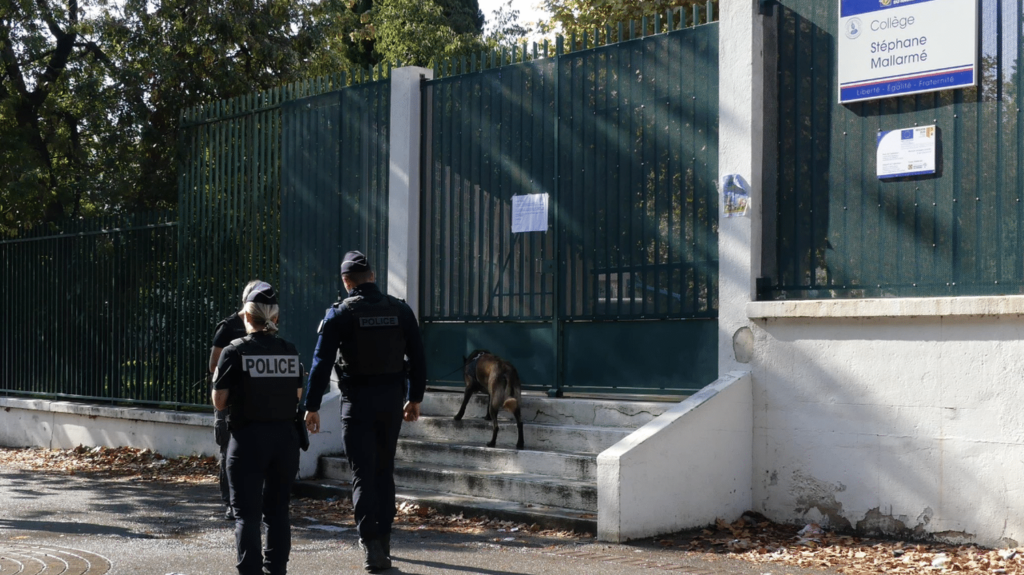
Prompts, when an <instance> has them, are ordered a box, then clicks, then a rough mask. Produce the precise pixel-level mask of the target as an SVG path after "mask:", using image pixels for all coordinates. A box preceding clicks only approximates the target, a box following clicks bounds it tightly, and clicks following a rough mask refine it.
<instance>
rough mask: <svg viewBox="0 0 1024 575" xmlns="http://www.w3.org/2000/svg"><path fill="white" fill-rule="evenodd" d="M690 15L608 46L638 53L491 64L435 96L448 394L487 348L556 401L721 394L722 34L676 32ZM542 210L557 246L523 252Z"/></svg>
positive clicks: (441, 342) (432, 117) (435, 337)
mask: <svg viewBox="0 0 1024 575" xmlns="http://www.w3.org/2000/svg"><path fill="white" fill-rule="evenodd" d="M676 14H677V13H673V14H670V15H669V16H667V17H664V18H662V17H656V18H651V19H650V20H645V21H644V22H641V23H633V24H630V25H628V27H627V26H618V27H617V28H615V29H614V30H613V29H606V30H605V31H603V32H604V33H603V37H604V38H605V39H608V38H623V39H625V38H630V37H632V38H634V39H631V40H624V41H622V42H619V43H615V44H607V45H603V46H598V47H593V48H588V45H590V46H592V45H593V44H594V43H595V38H599V37H601V34H595V35H588V36H587V37H584V38H582V39H581V41H580V42H578V43H577V41H576V39H573V40H572V41H571V42H570V46H579V47H581V48H583V49H580V50H576V51H572V52H568V51H566V50H565V49H564V48H563V44H562V42H559V43H558V45H557V46H556V47H555V50H554V53H550V52H549V53H546V54H544V55H543V56H544V57H541V54H539V53H538V49H537V48H536V47H534V51H533V54H532V57H531V54H529V53H528V52H527V51H526V50H522V51H517V52H513V54H512V55H511V58H510V59H511V63H508V60H509V57H508V55H507V54H502V55H501V56H500V60H499V57H498V55H495V54H491V55H483V56H481V57H480V58H473V59H471V60H468V61H466V60H464V61H462V62H460V63H458V66H457V67H456V68H455V70H452V69H451V67H450V65H449V66H447V67H446V68H445V69H444V70H442V71H438V72H435V79H434V80H432V81H428V82H427V83H426V90H425V94H424V138H425V140H424V146H423V148H424V166H425V168H424V169H425V174H424V197H423V203H422V209H423V217H422V222H421V228H422V233H423V238H422V242H421V243H422V246H423V257H422V258H421V261H422V270H421V282H422V294H423V305H422V307H421V312H420V313H421V318H422V320H423V323H424V333H425V338H426V341H427V345H428V348H429V352H430V354H431V357H432V358H433V361H432V363H431V366H430V369H431V374H430V375H431V380H432V382H433V383H435V384H452V385H458V381H457V380H458V376H455V377H451V376H447V377H446V376H445V375H444V374H446V373H448V372H450V371H452V369H456V368H458V366H459V365H461V361H462V360H461V357H462V356H463V355H465V354H466V353H467V352H468V351H470V350H472V349H473V348H476V347H481V348H489V349H491V350H492V351H494V352H496V353H499V354H500V355H502V356H505V357H507V358H508V359H510V360H512V361H514V362H515V363H516V365H517V367H518V368H519V371H520V373H521V374H522V375H523V379H524V382H525V383H526V384H527V385H528V386H529V387H535V388H541V389H547V390H549V391H550V392H551V393H553V394H558V393H561V392H562V391H593V390H601V391H607V390H609V389H617V390H619V391H626V390H632V391H645V392H651V391H667V392H673V393H674V392H685V391H691V390H694V389H699V388H700V387H702V386H703V385H705V384H707V383H708V382H710V381H712V380H713V379H714V377H715V376H716V374H717V343H716V342H717V323H716V322H715V321H714V320H715V318H716V317H717V301H716V298H717V293H716V291H717V287H716V286H717V270H718V263H717V194H716V188H715V178H716V173H717V163H718V144H717V131H718V57H717V49H718V28H717V25H716V24H713V23H711V24H704V25H699V26H696V27H693V28H687V29H682V30H673V28H674V27H676V22H677V21H678V20H675V19H674V18H676ZM698 14H699V12H698ZM705 18H706V16H705ZM696 21H698V22H699V21H701V19H700V17H699V16H698V18H697V19H696ZM638 24H639V25H638ZM627 34H628V35H627ZM547 51H548V50H547V49H545V52H547ZM506 64H507V65H506ZM452 72H469V73H465V74H456V75H452ZM439 76H440V77H439ZM540 193H543V194H548V195H549V198H550V208H551V209H550V216H549V228H548V231H547V232H531V233H515V234H513V233H512V232H511V220H512V214H511V212H512V207H511V206H512V202H513V198H514V197H515V196H520V195H524V194H540Z"/></svg>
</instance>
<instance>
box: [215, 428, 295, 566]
mask: <svg viewBox="0 0 1024 575" xmlns="http://www.w3.org/2000/svg"><path fill="white" fill-rule="evenodd" d="M227 458H228V459H227V461H228V463H227V467H228V478H229V481H230V487H231V507H233V508H234V510H235V544H236V546H237V549H238V564H237V567H238V573H239V575H250V574H251V575H261V574H262V573H264V567H266V572H267V573H270V575H283V574H284V573H285V572H286V569H287V561H288V553H289V552H290V550H291V526H290V524H289V521H288V502H289V496H290V494H291V489H292V482H293V481H295V474H296V473H297V472H298V470H299V437H298V434H297V432H296V430H295V426H294V425H293V424H292V422H291V421H273V422H250V423H248V424H246V425H245V426H244V427H242V428H241V429H238V430H232V431H231V441H230V443H228V451H227ZM264 480H265V482H264ZM261 518H262V522H265V523H266V524H267V546H266V552H265V553H261V550H260V523H261ZM261 555H265V561H266V565H263V564H262V560H261V559H262V558H261Z"/></svg>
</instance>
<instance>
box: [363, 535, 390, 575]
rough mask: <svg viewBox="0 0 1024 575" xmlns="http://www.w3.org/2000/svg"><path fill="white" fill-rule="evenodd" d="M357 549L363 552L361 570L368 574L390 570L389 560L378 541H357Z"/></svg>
mask: <svg viewBox="0 0 1024 575" xmlns="http://www.w3.org/2000/svg"><path fill="white" fill-rule="evenodd" d="M359 548H360V549H362V550H363V569H366V570H367V571H369V572H370V573H376V572H378V571H384V570H385V569H391V559H388V556H387V555H386V554H385V553H384V546H383V545H381V540H380V539H373V540H372V541H363V540H362V539H360V540H359Z"/></svg>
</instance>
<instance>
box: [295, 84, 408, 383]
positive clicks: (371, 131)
mask: <svg viewBox="0 0 1024 575" xmlns="http://www.w3.org/2000/svg"><path fill="white" fill-rule="evenodd" d="M390 100H391V82H390V81H389V80H380V81H374V82H366V83H363V84H359V85H355V86H348V87H344V88H342V89H340V90H335V91H332V92H329V93H326V94H323V95H319V96H314V97H310V98H303V99H299V100H295V101H293V102H289V103H287V104H286V105H285V106H284V108H283V117H282V138H283V160H282V176H281V179H282V182H281V185H282V188H281V194H282V206H281V208H282V209H281V289H282V305H283V306H286V307H284V308H283V312H282V320H283V323H282V333H283V334H286V337H288V338H289V341H292V342H293V343H295V345H296V346H297V347H298V349H299V352H300V354H301V355H302V358H303V361H304V362H305V364H306V365H307V366H309V365H310V362H311V361H312V356H313V348H314V346H315V345H316V339H317V332H316V329H317V325H318V324H319V322H320V320H322V319H323V317H324V309H325V308H326V307H327V306H329V305H330V304H331V303H333V302H334V301H335V300H336V298H337V297H338V296H339V295H341V294H343V293H344V288H343V286H342V285H341V276H340V268H339V265H340V263H341V259H342V256H343V255H344V253H345V252H347V251H350V250H355V249H358V250H360V251H362V252H363V253H365V254H366V256H367V258H369V260H370V264H371V266H372V267H373V269H374V273H375V274H376V276H377V283H378V284H379V285H381V286H386V285H387V236H388V171H389V162H390V155H389V149H388V142H389V140H388V137H389V133H390V132H389V125H390V119H391V118H390V114H391V106H390ZM286 328H287V329H286Z"/></svg>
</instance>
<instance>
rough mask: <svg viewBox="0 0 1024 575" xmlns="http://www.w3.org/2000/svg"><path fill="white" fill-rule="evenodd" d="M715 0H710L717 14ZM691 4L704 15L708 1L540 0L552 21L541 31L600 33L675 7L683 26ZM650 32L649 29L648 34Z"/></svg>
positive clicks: (690, 13)
mask: <svg viewBox="0 0 1024 575" xmlns="http://www.w3.org/2000/svg"><path fill="white" fill-rule="evenodd" d="M718 2H719V0H714V1H713V2H712V4H713V6H714V10H715V13H716V14H717V13H718ZM694 5H697V6H699V7H700V8H701V13H702V14H704V10H706V6H707V0H543V6H544V8H545V9H546V10H547V11H548V12H550V13H551V20H549V21H548V22H545V23H542V25H541V32H543V33H552V32H558V33H561V34H562V35H564V36H565V37H566V38H570V37H571V36H572V35H573V34H576V35H577V36H578V37H580V38H582V36H583V34H584V33H587V34H592V33H593V31H594V29H595V28H596V29H598V30H600V31H601V32H602V33H603V32H604V30H605V26H611V27H612V28H613V29H615V27H616V26H617V25H618V24H619V23H620V22H622V23H628V22H629V21H630V20H635V21H637V22H641V21H642V19H643V17H644V16H653V15H655V14H665V12H666V11H667V10H673V11H674V10H676V9H678V8H682V9H683V13H684V14H685V17H686V25H691V24H692V20H693V6H694ZM703 17H704V16H702V18H703ZM677 23H678V21H677ZM651 25H652V26H653V24H651ZM651 31H652V29H649V30H648V33H650V32H651ZM637 32H638V33H639V30H637Z"/></svg>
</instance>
